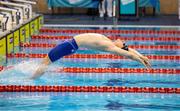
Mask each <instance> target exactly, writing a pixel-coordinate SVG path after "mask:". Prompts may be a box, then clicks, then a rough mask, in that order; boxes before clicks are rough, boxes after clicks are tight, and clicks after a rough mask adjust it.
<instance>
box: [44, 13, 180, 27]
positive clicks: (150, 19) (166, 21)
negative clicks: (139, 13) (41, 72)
mask: <svg viewBox="0 0 180 111" xmlns="http://www.w3.org/2000/svg"><path fill="white" fill-rule="evenodd" d="M114 23H115V22H114V21H113V18H106V19H104V18H100V17H98V16H95V17H94V20H93V16H88V15H78V14H74V15H45V24H54V25H55V24H59V25H113V24H114ZM116 25H142V26H143V25H146V26H147V25H151V26H152V25H162V26H180V20H178V16H177V15H168V16H167V15H156V16H144V17H140V18H139V20H131V19H129V20H127V19H126V20H119V21H118V22H117V24H116Z"/></svg>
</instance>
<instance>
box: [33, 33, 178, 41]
mask: <svg viewBox="0 0 180 111" xmlns="http://www.w3.org/2000/svg"><path fill="white" fill-rule="evenodd" d="M31 38H32V39H48V40H51V39H52V40H66V39H71V38H73V36H49V35H33V36H32V37H31ZM108 38H109V39H111V40H117V39H119V38H120V39H121V40H124V41H164V42H170V41H171V42H172V41H174V42H178V41H180V37H179V38H178V37H137V36H135V37H123V36H108Z"/></svg>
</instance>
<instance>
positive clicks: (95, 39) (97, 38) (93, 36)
mask: <svg viewBox="0 0 180 111" xmlns="http://www.w3.org/2000/svg"><path fill="white" fill-rule="evenodd" d="M74 39H75V40H76V42H77V44H78V45H79V46H86V45H88V46H89V45H90V44H99V42H101V41H106V40H107V41H110V39H108V38H107V37H106V36H104V35H102V34H97V33H85V34H79V35H76V36H74Z"/></svg>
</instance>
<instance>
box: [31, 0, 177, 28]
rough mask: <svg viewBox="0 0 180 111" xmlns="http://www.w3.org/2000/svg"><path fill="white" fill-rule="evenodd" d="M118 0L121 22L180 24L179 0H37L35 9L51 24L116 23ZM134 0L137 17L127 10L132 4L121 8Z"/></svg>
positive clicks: (118, 12)
mask: <svg viewBox="0 0 180 111" xmlns="http://www.w3.org/2000/svg"><path fill="white" fill-rule="evenodd" d="M114 1H115V2H116V3H115V4H116V5H115V6H116V10H115V11H116V12H115V13H116V17H118V22H117V24H124V25H129V24H130V25H131V24H132V25H134V24H135V25H180V23H179V20H178V18H179V17H178V0H37V5H36V6H35V7H34V11H35V12H38V13H42V14H44V15H45V23H47V24H48V23H49V24H91V25H94V24H95V25H97V24H99V25H101V24H113V23H114V22H113V19H112V15H110V14H109V12H110V13H111V12H113V5H114V4H113V2H114ZM133 1H134V2H135V4H136V5H135V6H134V7H135V8H136V9H137V12H136V13H135V14H136V15H135V17H133V16H132V15H131V16H128V14H126V13H128V11H127V9H131V8H132V9H131V11H133V10H134V9H133V7H132V6H131V8H129V7H128V6H126V7H125V9H124V12H121V11H123V10H121V11H120V9H121V8H123V7H120V6H121V5H122V4H123V2H124V3H125V4H126V2H133ZM103 2H104V3H103ZM102 5H104V7H105V8H104V16H102V14H101V12H102V11H101V12H100V10H101V8H103V7H101V6H102ZM111 8H112V9H111ZM109 10H112V11H109ZM120 13H124V14H120ZM129 13H133V12H129ZM109 15H110V16H109Z"/></svg>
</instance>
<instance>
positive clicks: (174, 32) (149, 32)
mask: <svg viewBox="0 0 180 111" xmlns="http://www.w3.org/2000/svg"><path fill="white" fill-rule="evenodd" d="M40 32H42V33H108V34H135V35H136V34H145V35H152V34H156V35H164V34H165V35H180V31H178V30H99V29H98V30H84V29H83V30H77V29H76V30H75V29H41V30H40Z"/></svg>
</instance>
